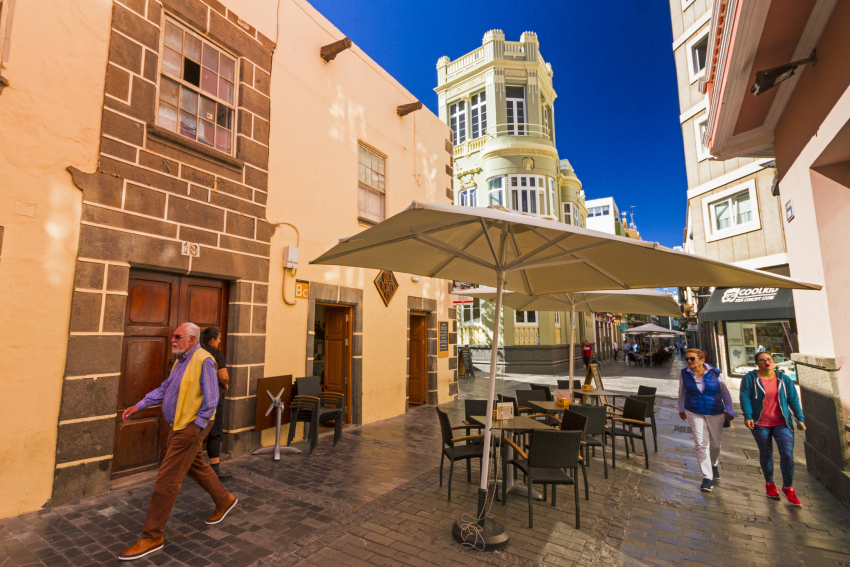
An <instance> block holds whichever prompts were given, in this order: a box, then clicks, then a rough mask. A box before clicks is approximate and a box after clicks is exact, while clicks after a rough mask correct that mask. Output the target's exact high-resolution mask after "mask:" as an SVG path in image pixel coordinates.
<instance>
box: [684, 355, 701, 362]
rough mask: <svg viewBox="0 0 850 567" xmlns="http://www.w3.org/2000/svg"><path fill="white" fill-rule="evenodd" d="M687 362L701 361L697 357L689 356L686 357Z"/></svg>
mask: <svg viewBox="0 0 850 567" xmlns="http://www.w3.org/2000/svg"><path fill="white" fill-rule="evenodd" d="M685 360H687V361H688V362H693V361H695V360H700V359H699V358H697V357H695V356H687V357H685Z"/></svg>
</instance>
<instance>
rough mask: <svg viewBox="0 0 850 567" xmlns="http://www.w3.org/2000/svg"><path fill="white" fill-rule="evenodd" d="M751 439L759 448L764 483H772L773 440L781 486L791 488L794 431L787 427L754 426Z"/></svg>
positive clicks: (792, 480)
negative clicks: (777, 451) (776, 452)
mask: <svg viewBox="0 0 850 567" xmlns="http://www.w3.org/2000/svg"><path fill="white" fill-rule="evenodd" d="M753 437H755V439H756V445H758V446H759V461H760V462H761V472H762V473H764V480H765V482H773V440H775V441H776V447H777V448H778V449H779V469H780V470H781V471H782V484H783V486H787V487H790V486H793V482H794V430H792V429H788V426H787V425H774V426H773V427H764V426H761V425H756V426H755V428H754V429H753Z"/></svg>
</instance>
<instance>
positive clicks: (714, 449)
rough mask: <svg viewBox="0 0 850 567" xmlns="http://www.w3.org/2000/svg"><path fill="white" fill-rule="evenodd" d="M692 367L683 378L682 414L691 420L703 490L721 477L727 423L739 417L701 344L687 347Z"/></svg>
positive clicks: (680, 384)
mask: <svg viewBox="0 0 850 567" xmlns="http://www.w3.org/2000/svg"><path fill="white" fill-rule="evenodd" d="M685 361H686V362H687V363H688V368H683V369H682V374H681V377H680V379H679V417H681V418H682V419H683V420H685V419H686V420H688V425H690V426H691V431H692V432H693V436H694V447H695V449H696V454H697V461H699V468H700V472H702V477H703V479H702V484H701V485H700V487H699V488H700V490H702V491H703V492H711V489H712V487H713V485H714V481H715V480H717V479H719V478H720V469H719V466H718V462H717V459H718V458H719V457H720V435H721V433H722V432H723V423H724V422H725V421H731V420H732V419H734V418H735V415H736V414H735V409H734V408H733V407H732V395H731V394H730V393H729V388H728V387H727V386H726V381H725V380H724V379H723V375H722V374H721V373H720V371H719V370H718V369H716V368H714V367H713V366H711V365H710V364H708V363H706V362H705V353H704V352H703V351H701V350H700V349H698V348H689V349H688V350H686V351H685Z"/></svg>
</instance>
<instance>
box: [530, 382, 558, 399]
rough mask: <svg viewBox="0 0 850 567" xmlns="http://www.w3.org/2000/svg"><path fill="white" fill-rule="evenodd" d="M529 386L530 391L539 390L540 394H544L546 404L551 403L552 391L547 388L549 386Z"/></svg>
mask: <svg viewBox="0 0 850 567" xmlns="http://www.w3.org/2000/svg"><path fill="white" fill-rule="evenodd" d="M529 386H531V389H532V390H540V391H541V392H545V394H546V401H547V402H551V401H552V400H553V399H554V398H552V390H551V389H550V388H549V386H545V385H543V384H529Z"/></svg>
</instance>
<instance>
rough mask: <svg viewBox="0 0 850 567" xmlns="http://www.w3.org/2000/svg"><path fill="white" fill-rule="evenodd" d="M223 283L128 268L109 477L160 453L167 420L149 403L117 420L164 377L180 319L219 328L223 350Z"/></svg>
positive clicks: (154, 460) (147, 463) (139, 467)
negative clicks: (124, 419) (123, 418)
mask: <svg viewBox="0 0 850 567" xmlns="http://www.w3.org/2000/svg"><path fill="white" fill-rule="evenodd" d="M228 289H229V284H228V283H227V282H224V281H218V280H208V279H202V278H193V277H181V276H174V275H170V274H159V273H154V272H144V271H137V270H131V271H130V283H129V288H128V297H127V306H126V309H125V313H124V340H123V343H122V346H121V376H120V379H119V387H118V400H117V408H116V410H117V413H116V416H115V445H114V450H113V461H112V478H113V479H115V478H120V477H123V476H128V475H131V474H136V473H140V472H144V471H147V470H151V469H156V468H157V467H158V466H159V463H160V462H161V461H162V458H163V456H164V455H165V439H166V436H167V435H168V424H167V423H166V422H165V420H164V419H163V418H162V408H161V407H160V406H155V407H151V408H147V409H145V410H142V411H140V412H138V413H136V414H135V415H134V416H133V417H132V419H130V420H129V422H127V423H124V422H123V421H122V420H121V414H122V413H123V411H124V410H125V409H127V408H128V407H130V406H132V405H134V404H136V403H137V402H139V401H141V400H142V399H143V398H144V397H145V396H146V395H147V394H148V392H150V391H151V390H154V389H156V388H157V387H159V385H160V384H162V382H163V381H164V380H165V379H166V378H167V377H168V374H169V372H170V371H171V366H172V363H173V360H174V356H173V355H172V354H171V335H172V333H174V330H175V329H176V328H177V327H178V326H180V325H182V324H183V323H186V322H190V323H194V324H196V325H198V326H199V327H200V328H201V330H203V329H204V327H218V328H220V329H221V333H222V335H221V336H222V341H221V345H220V347H219V348H221V350H222V351H225V350H226V341H227V302H228Z"/></svg>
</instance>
